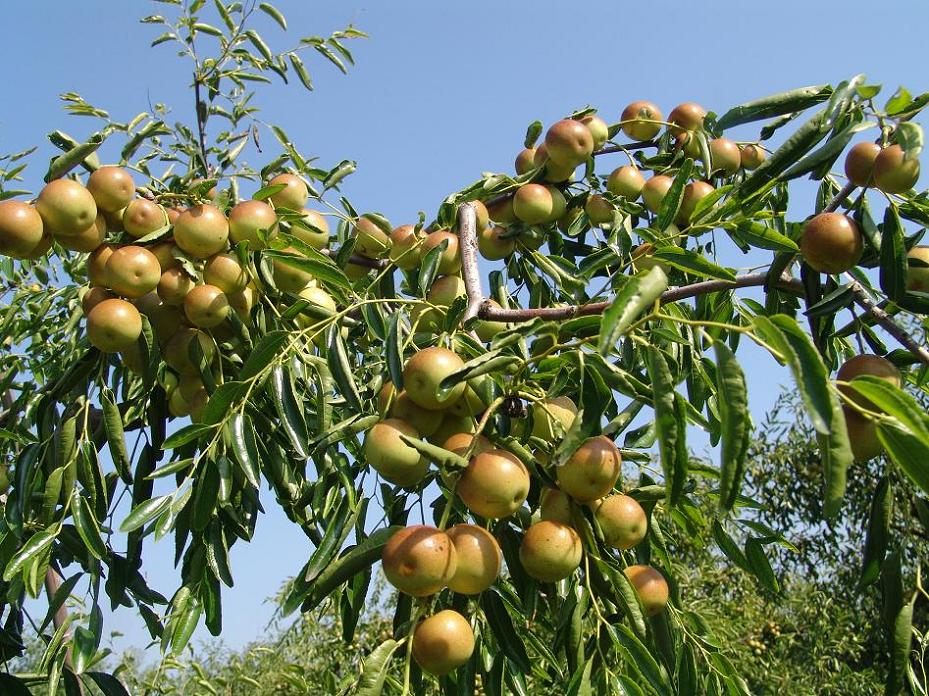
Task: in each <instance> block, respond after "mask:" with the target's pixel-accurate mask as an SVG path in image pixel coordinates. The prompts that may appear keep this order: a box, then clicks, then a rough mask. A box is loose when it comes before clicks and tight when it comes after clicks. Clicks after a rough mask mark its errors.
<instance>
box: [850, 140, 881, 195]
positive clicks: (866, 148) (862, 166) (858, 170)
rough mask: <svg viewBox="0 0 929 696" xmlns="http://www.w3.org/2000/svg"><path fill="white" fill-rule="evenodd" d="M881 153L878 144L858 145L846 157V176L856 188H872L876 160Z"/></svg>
mask: <svg viewBox="0 0 929 696" xmlns="http://www.w3.org/2000/svg"><path fill="white" fill-rule="evenodd" d="M880 152H881V146H880V145H878V144H877V143H858V144H857V145H855V146H854V147H852V149H851V150H849V151H848V154H847V155H846V156H845V176H847V177H848V180H849V181H851V182H852V183H853V184H855V186H862V187H864V186H871V184H872V183H873V181H874V160H876V159H877V156H878V155H879V154H880Z"/></svg>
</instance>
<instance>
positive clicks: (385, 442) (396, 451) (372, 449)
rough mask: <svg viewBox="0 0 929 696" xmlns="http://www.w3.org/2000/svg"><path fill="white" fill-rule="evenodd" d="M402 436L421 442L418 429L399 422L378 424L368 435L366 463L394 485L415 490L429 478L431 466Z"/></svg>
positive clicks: (397, 420) (366, 437)
mask: <svg viewBox="0 0 929 696" xmlns="http://www.w3.org/2000/svg"><path fill="white" fill-rule="evenodd" d="M400 435H406V436H407V437H411V438H413V439H414V440H418V439H419V438H420V433H418V432H417V431H416V428H414V427H413V426H412V425H410V424H409V423H405V422H404V421H402V420H399V419H397V418H388V419H386V420H383V421H381V422H380V423H375V424H374V426H372V427H371V429H370V430H369V431H368V432H367V434H366V435H365V441H364V452H365V460H366V461H367V462H368V464H370V465H371V466H372V467H374V469H375V470H376V471H377V472H378V473H379V474H380V475H381V476H383V477H384V478H385V479H387V480H388V481H390V482H391V483H394V484H396V485H398V486H404V487H410V486H415V485H416V484H418V483H419V482H420V481H422V480H423V478H424V477H425V476H426V471H428V469H429V462H428V461H427V460H426V459H425V458H424V457H423V456H422V455H421V454H420V453H419V452H418V451H417V450H416V449H415V448H414V447H411V446H410V445H408V444H406V443H405V442H404V441H403V440H402V439H401V438H400Z"/></svg>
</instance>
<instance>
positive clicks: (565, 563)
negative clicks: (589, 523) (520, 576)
mask: <svg viewBox="0 0 929 696" xmlns="http://www.w3.org/2000/svg"><path fill="white" fill-rule="evenodd" d="M582 555H583V547H582V546H581V537H580V536H578V533H577V532H576V531H574V527H572V526H570V525H568V524H565V523H564V522H556V521H554V520H542V521H541V522H536V523H535V524H533V525H532V526H530V527H529V529H527V530H526V535H525V536H524V537H523V541H522V543H521V544H520V546H519V562H520V563H521V564H522V566H523V569H524V570H525V571H526V573H527V574H528V575H529V576H530V577H533V578H535V579H536V580H541V581H542V582H557V581H559V580H563V579H564V578H566V577H568V576H569V575H571V573H573V572H574V571H575V570H577V568H578V566H579V565H580V564H581V557H582Z"/></svg>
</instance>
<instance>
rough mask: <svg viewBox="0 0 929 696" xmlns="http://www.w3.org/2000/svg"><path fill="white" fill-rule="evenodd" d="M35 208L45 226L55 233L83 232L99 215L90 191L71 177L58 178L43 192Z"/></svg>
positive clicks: (72, 233) (73, 233) (48, 184)
mask: <svg viewBox="0 0 929 696" xmlns="http://www.w3.org/2000/svg"><path fill="white" fill-rule="evenodd" d="M35 209H36V211H37V212H38V213H39V215H40V216H41V217H42V222H43V224H44V226H45V229H47V230H48V231H50V232H52V233H55V234H70V235H75V234H80V233H81V232H83V231H84V230H86V229H87V228H88V227H90V226H91V225H92V224H93V222H94V220H96V219H97V203H96V202H95V201H94V197H93V196H91V195H90V191H88V190H87V189H86V188H84V187H83V186H81V184H79V183H78V182H76V181H73V180H71V179H54V180H53V181H50V182H48V183H47V184H46V185H45V187H44V188H43V189H42V190H41V191H40V192H39V197H38V198H37V199H36V203H35Z"/></svg>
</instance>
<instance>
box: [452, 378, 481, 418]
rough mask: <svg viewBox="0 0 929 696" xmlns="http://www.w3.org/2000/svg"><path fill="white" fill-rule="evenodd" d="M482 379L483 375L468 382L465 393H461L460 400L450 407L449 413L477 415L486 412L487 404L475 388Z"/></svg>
mask: <svg viewBox="0 0 929 696" xmlns="http://www.w3.org/2000/svg"><path fill="white" fill-rule="evenodd" d="M480 379H481V377H475V378H474V380H473V381H469V382H468V383H467V386H466V387H465V390H464V394H462V395H461V398H460V399H458V401H456V402H455V403H453V404H452V405H451V406H449V407H448V413H451V414H454V415H456V416H468V417H476V416H477V415H478V414H480V413H483V412H484V409H485V408H487V404H485V403H484V400H483V399H482V398H481V397H480V395H479V394H478V393H477V391H475V389H474V387H475V386H477V385H479V380H480Z"/></svg>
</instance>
